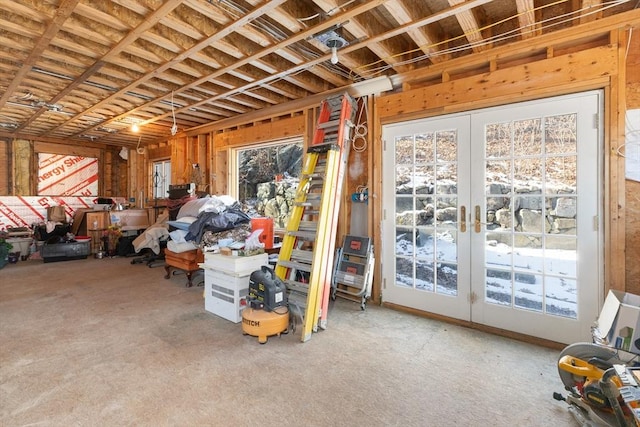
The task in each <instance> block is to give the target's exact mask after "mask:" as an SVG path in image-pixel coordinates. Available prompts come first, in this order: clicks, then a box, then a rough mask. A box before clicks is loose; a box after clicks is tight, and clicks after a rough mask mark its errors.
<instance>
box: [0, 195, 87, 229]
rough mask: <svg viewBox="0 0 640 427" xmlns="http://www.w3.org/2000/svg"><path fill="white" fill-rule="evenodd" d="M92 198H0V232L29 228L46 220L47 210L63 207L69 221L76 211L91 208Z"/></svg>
mask: <svg viewBox="0 0 640 427" xmlns="http://www.w3.org/2000/svg"><path fill="white" fill-rule="evenodd" d="M95 202H96V198H94V197H49V196H44V197H38V196H25V197H21V196H7V197H0V230H4V229H6V228H7V227H31V226H32V225H33V224H39V223H42V222H44V221H46V220H47V208H48V207H50V206H64V210H65V213H66V215H67V220H68V221H71V219H72V218H73V215H74V213H75V211H76V210H78V209H91V208H93V205H94V203H95Z"/></svg>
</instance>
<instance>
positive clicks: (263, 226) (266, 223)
mask: <svg viewBox="0 0 640 427" xmlns="http://www.w3.org/2000/svg"><path fill="white" fill-rule="evenodd" d="M255 230H262V233H260V237H259V239H260V243H262V244H264V248H265V249H271V248H273V218H267V217H264V218H251V231H255Z"/></svg>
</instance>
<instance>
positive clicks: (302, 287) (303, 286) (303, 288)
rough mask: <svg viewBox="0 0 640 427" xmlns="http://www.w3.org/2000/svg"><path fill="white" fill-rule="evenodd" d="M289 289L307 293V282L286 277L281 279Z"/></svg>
mask: <svg viewBox="0 0 640 427" xmlns="http://www.w3.org/2000/svg"><path fill="white" fill-rule="evenodd" d="M283 282H284V284H285V285H286V286H287V289H288V290H289V291H293V292H298V293H301V294H307V293H308V292H309V284H308V283H303V282H298V281H297V280H291V279H286V280H283Z"/></svg>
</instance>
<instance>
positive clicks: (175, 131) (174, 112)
mask: <svg viewBox="0 0 640 427" xmlns="http://www.w3.org/2000/svg"><path fill="white" fill-rule="evenodd" d="M171 117H173V125H172V126H171V135H174V136H175V134H176V133H178V125H177V124H176V111H175V109H174V107H173V91H171Z"/></svg>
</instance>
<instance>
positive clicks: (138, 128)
mask: <svg viewBox="0 0 640 427" xmlns="http://www.w3.org/2000/svg"><path fill="white" fill-rule="evenodd" d="M131 130H132V131H134V132H138V131H140V127H138V124H137V123H134V124H133V126H131Z"/></svg>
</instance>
